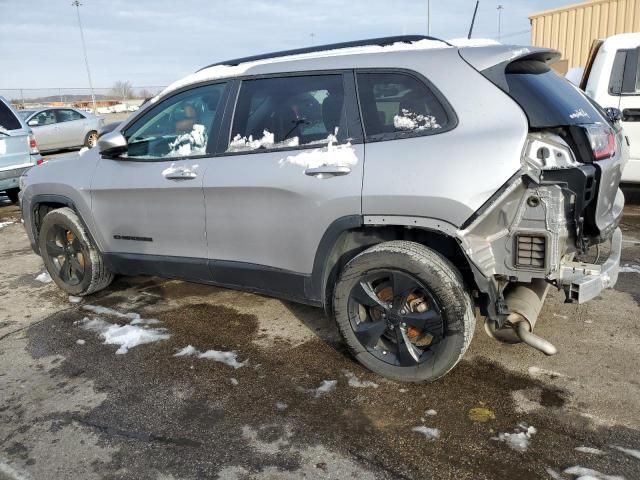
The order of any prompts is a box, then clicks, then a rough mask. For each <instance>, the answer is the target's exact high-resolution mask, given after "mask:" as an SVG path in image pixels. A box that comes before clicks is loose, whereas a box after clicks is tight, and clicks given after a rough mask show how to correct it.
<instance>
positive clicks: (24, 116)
mask: <svg viewBox="0 0 640 480" xmlns="http://www.w3.org/2000/svg"><path fill="white" fill-rule="evenodd" d="M33 112H35V110H18V115H20V116H21V117H22V119H23V120H26V119H27V117H28V116H29V115H31V114H32V113H33Z"/></svg>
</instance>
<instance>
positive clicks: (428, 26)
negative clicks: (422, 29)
mask: <svg viewBox="0 0 640 480" xmlns="http://www.w3.org/2000/svg"><path fill="white" fill-rule="evenodd" d="M427 36H428V37H430V36H431V0H427Z"/></svg>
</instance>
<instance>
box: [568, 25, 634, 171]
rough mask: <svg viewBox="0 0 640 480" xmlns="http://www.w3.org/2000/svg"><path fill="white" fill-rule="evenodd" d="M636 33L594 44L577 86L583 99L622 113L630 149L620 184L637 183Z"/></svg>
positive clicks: (597, 41)
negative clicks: (589, 99)
mask: <svg viewBox="0 0 640 480" xmlns="http://www.w3.org/2000/svg"><path fill="white" fill-rule="evenodd" d="M639 54H640V33H623V34H620V35H614V36H612V37H609V38H607V39H605V40H596V41H594V42H593V45H592V46H591V52H590V54H589V59H588V61H587V65H586V67H585V70H584V74H583V76H582V80H581V82H580V88H582V89H583V90H584V91H585V92H586V93H587V95H589V96H590V97H591V98H593V99H594V100H595V101H596V102H598V103H599V104H600V106H601V107H603V108H609V107H613V108H617V109H619V110H620V111H621V112H622V126H623V127H624V131H625V134H626V136H627V140H628V142H629V145H630V158H629V163H627V166H626V167H625V169H624V171H623V172H622V181H623V182H633V183H640V62H639V61H638V57H639V56H640V55H639Z"/></svg>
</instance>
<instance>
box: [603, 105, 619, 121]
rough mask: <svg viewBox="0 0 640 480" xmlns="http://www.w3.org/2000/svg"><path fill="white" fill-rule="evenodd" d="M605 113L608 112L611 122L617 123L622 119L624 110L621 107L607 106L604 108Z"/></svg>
mask: <svg viewBox="0 0 640 480" xmlns="http://www.w3.org/2000/svg"><path fill="white" fill-rule="evenodd" d="M604 113H606V114H607V118H608V119H609V121H610V122H611V123H616V122H619V121H620V120H622V112H621V111H620V109H619V108H615V107H607V108H605V109H604Z"/></svg>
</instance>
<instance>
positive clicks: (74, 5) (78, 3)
mask: <svg viewBox="0 0 640 480" xmlns="http://www.w3.org/2000/svg"><path fill="white" fill-rule="evenodd" d="M71 5H72V6H73V7H76V13H77V14H78V27H80V40H82V51H83V53H84V64H85V65H86V67H87V77H88V78H89V89H90V90H91V102H92V103H93V113H96V95H95V93H93V82H92V81H91V70H90V69H89V59H88V58H87V46H86V44H85V42H84V32H83V31H82V22H81V21H80V5H82V4H81V3H80V2H79V0H75V1H74V2H73V3H71Z"/></svg>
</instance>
